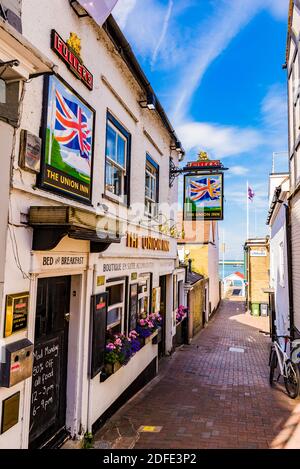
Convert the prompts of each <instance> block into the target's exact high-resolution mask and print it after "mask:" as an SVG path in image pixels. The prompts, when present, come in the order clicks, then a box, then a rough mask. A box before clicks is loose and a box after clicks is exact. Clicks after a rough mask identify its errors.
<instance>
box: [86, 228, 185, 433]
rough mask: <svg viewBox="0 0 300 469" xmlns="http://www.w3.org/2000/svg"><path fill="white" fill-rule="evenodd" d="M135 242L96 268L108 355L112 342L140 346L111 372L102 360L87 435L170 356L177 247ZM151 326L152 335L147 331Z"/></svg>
mask: <svg viewBox="0 0 300 469" xmlns="http://www.w3.org/2000/svg"><path fill="white" fill-rule="evenodd" d="M135 239H136V240H137V241H136V244H135V247H132V244H131V238H130V237H128V235H127V236H125V237H124V238H123V239H122V242H121V245H119V246H118V249H117V248H116V246H114V245H112V246H111V247H110V248H109V249H108V250H107V251H105V252H104V253H101V254H99V257H98V261H97V264H96V274H95V292H96V293H97V294H103V293H105V294H107V323H106V350H107V345H108V344H109V343H111V337H114V338H115V337H121V339H122V340H123V338H124V337H129V338H130V337H135V336H134V335H133V336H132V332H137V334H138V341H139V346H138V349H137V351H136V352H135V353H134V354H133V355H132V356H131V357H130V359H129V360H128V361H126V362H125V363H122V365H121V366H118V367H116V368H114V369H112V368H111V367H107V364H106V363H105V360H104V364H103V367H102V368H101V370H100V373H99V374H97V375H96V376H95V377H93V378H92V379H91V380H90V392H89V394H90V405H89V411H88V429H89V430H95V429H96V428H97V427H99V425H101V424H102V423H103V422H104V421H105V419H106V418H107V417H108V416H109V415H111V414H112V413H113V412H114V411H115V410H116V409H117V408H118V407H120V405H122V404H123V403H124V402H125V401H126V400H127V399H128V398H130V397H131V396H132V395H133V394H134V393H136V392H137V391H138V390H139V389H141V387H143V386H144V385H145V384H146V383H147V382H149V381H150V380H151V379H152V378H154V377H155V375H156V374H157V371H158V366H159V365H158V358H159V357H162V356H163V355H165V354H167V353H170V352H171V351H172V343H173V336H174V334H175V324H174V310H173V274H174V270H175V258H174V257H173V252H176V251H174V249H176V241H175V239H166V240H163V239H161V236H159V237H158V236H157V235H156V237H153V238H152V237H150V238H149V237H148V239H152V240H154V239H155V240H156V239H157V240H159V242H158V243H156V242H154V241H153V243H152V244H151V243H150V244H149V243H148V242H146V241H145V239H146V235H144V234H143V233H141V234H140V235H139V236H137V237H136V238H135ZM145 246H148V247H149V246H155V248H154V249H153V250H152V249H148V248H146V247H145ZM160 248H161V249H163V248H164V249H165V250H164V251H163V250H159V249H160ZM117 252H119V253H120V255H118V254H117ZM155 315H158V316H159V318H160V319H159V323H158V322H157V323H155V321H156V319H155ZM149 318H150V319H149ZM151 318H153V319H151ZM149 321H150V332H149V331H147V327H148V324H149ZM152 326H154V327H152ZM109 365H110V364H109Z"/></svg>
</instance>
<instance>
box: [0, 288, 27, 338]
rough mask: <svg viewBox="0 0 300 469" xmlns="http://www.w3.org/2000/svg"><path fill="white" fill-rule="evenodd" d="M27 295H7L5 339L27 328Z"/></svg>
mask: <svg viewBox="0 0 300 469" xmlns="http://www.w3.org/2000/svg"><path fill="white" fill-rule="evenodd" d="M28 305H29V293H28V292H26V293H18V294H16V295H7V297H6V311H5V332H4V334H5V337H9V336H10V335H12V334H14V333H15V332H19V331H21V330H23V329H26V328H27V317H28Z"/></svg>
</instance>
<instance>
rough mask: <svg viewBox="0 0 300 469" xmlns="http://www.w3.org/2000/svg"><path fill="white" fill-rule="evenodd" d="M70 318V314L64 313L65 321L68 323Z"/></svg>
mask: <svg viewBox="0 0 300 469" xmlns="http://www.w3.org/2000/svg"><path fill="white" fill-rule="evenodd" d="M70 318H71V314H70V313H66V314H65V321H67V322H70Z"/></svg>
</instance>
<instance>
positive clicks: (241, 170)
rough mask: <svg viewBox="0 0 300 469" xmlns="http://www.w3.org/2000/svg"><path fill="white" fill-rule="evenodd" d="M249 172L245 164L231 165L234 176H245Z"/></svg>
mask: <svg viewBox="0 0 300 469" xmlns="http://www.w3.org/2000/svg"><path fill="white" fill-rule="evenodd" d="M248 172H249V168H246V167H245V166H231V167H230V174H233V175H234V176H244V175H245V174H247V173H248Z"/></svg>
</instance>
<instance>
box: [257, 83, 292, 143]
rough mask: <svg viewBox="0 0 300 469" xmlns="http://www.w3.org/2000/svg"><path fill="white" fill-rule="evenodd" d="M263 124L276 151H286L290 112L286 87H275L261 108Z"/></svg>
mask: <svg viewBox="0 0 300 469" xmlns="http://www.w3.org/2000/svg"><path fill="white" fill-rule="evenodd" d="M261 112H262V123H263V125H264V127H265V129H266V131H267V133H268V136H267V140H268V142H269V144H270V145H272V146H273V147H274V151H275V150H278V149H279V150H282V149H286V148H287V145H288V139H287V135H288V110H287V94H286V87H285V86H283V85H277V84H276V85H273V86H272V87H271V88H270V89H269V91H268V93H267V95H266V97H265V98H264V100H263V102H262V106H261Z"/></svg>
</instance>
